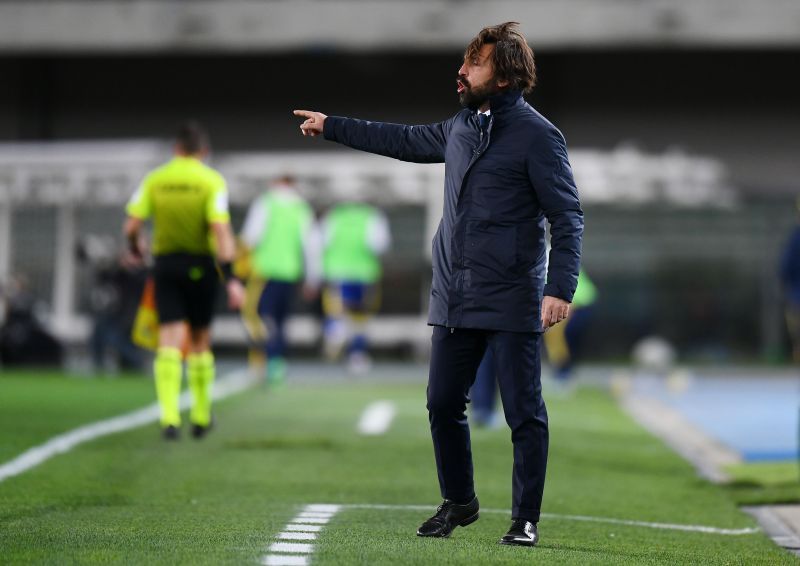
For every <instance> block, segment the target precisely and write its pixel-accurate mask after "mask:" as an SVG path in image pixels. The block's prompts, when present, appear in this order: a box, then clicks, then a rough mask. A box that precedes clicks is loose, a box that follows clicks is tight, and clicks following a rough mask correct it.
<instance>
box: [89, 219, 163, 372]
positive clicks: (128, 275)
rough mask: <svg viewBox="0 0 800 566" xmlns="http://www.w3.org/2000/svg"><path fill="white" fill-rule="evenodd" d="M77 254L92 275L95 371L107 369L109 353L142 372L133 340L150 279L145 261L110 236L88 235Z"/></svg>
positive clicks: (141, 360)
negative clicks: (133, 331) (133, 329)
mask: <svg viewBox="0 0 800 566" xmlns="http://www.w3.org/2000/svg"><path fill="white" fill-rule="evenodd" d="M77 253H78V259H79V260H80V261H81V262H83V263H84V264H85V265H87V266H88V267H89V269H90V271H91V282H90V285H89V313H90V315H91V317H92V333H91V336H90V339H89V346H90V349H91V356H92V365H93V366H94V369H95V371H103V370H104V369H105V367H106V361H107V355H108V354H109V353H111V354H113V355H114V356H115V357H116V359H117V363H118V364H119V366H120V367H121V368H123V369H133V370H141V369H142V364H143V363H144V356H143V351H142V350H141V349H140V348H138V347H137V346H136V345H135V344H134V343H133V341H132V340H131V338H130V336H131V328H132V326H133V321H134V318H135V316H136V310H137V308H138V304H139V302H138V300H137V298H138V297H139V296H140V295H141V293H142V290H143V288H144V282H145V278H146V276H147V272H146V269H145V265H144V261H143V260H142V258H141V256H137V255H134V254H132V253H130V251H128V250H122V251H119V250H118V245H117V243H116V242H114V239H113V238H111V237H110V236H108V237H105V238H104V237H101V236H95V235H93V234H89V235H87V236H86V237H85V238H84V239H83V240H82V241H81V243H80V245H79V247H78V250H77Z"/></svg>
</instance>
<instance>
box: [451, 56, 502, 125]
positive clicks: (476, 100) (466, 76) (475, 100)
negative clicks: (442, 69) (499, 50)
mask: <svg viewBox="0 0 800 566" xmlns="http://www.w3.org/2000/svg"><path fill="white" fill-rule="evenodd" d="M493 53H494V45H492V44H490V43H488V44H486V45H484V46H483V47H481V49H480V51H479V52H478V53H477V54H476V55H475V56H474V57H473V58H472V59H467V58H466V57H464V64H463V65H461V68H460V69H459V70H458V79H457V80H456V83H457V85H458V90H457V92H458V100H459V102H460V103H461V105H462V106H464V107H465V108H470V109H472V110H476V109H478V108H480V107H481V106H483V105H484V104H486V102H488V100H489V96H491V95H492V94H494V93H496V92H497V91H498V90H499V88H498V86H497V84H496V81H495V80H494V67H493V66H492V54H493Z"/></svg>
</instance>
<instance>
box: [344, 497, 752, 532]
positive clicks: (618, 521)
mask: <svg viewBox="0 0 800 566" xmlns="http://www.w3.org/2000/svg"><path fill="white" fill-rule="evenodd" d="M342 507H344V508H347V509H388V510H406V511H430V510H431V509H432V508H433V506H431V505H377V504H376V505H373V504H367V503H364V504H349V505H342ZM481 513H503V514H506V515H510V511H509V510H508V509H483V508H481ZM542 517H546V518H548V519H565V520H567V521H587V522H592V523H609V524H612V525H629V526H632V527H647V528H650V529H662V530H673V531H689V532H695V533H707V534H714V535H728V536H741V535H751V534H753V533H757V532H760V531H759V529H757V528H743V529H721V528H717V527H708V526H705V525H679V524H673V523H651V522H648V521H632V520H628V519H614V518H612V517H590V516H588V515H561V514H559V513H542Z"/></svg>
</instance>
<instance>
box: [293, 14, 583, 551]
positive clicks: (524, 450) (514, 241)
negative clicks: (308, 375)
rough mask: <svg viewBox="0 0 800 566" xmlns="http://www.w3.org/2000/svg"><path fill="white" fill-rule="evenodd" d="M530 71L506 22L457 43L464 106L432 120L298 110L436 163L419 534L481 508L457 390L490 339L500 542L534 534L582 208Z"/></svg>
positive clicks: (319, 124)
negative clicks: (551, 378)
mask: <svg viewBox="0 0 800 566" xmlns="http://www.w3.org/2000/svg"><path fill="white" fill-rule="evenodd" d="M535 80H536V74H535V65H534V59H533V53H532V51H531V49H530V47H529V46H528V44H527V42H526V41H525V38H524V37H523V35H522V34H521V32H520V31H519V28H518V24H516V23H514V22H509V23H505V24H501V25H498V26H492V27H487V28H485V29H483V30H481V32H480V33H479V34H478V35H477V36H476V37H475V38H474V39H473V40H472V41H471V42H470V44H469V45H468V46H467V49H466V51H465V54H464V63H463V65H462V66H461V68H460V69H459V71H458V79H457V91H458V95H459V100H460V102H461V104H462V106H464V109H463V110H461V111H460V112H458V113H457V114H456V115H455V116H453V117H451V118H449V119H447V120H445V121H443V122H440V123H437V124H430V125H423V126H404V125H398V124H387V123H378V122H367V121H363V120H357V119H353V118H341V117H334V116H331V117H327V116H326V115H324V114H321V113H319V112H311V111H307V110H296V111H295V114H296V115H298V116H301V117H303V118H305V121H304V122H303V124H302V125H301V126H300V129H301V130H302V132H303V135H311V136H316V135H319V134H322V135H324V137H325V138H326V139H328V140H332V141H336V142H339V143H341V144H344V145H347V146H350V147H352V148H355V149H360V150H363V151H369V152H371V153H377V154H380V155H386V156H389V157H394V158H396V159H401V160H403V161H413V162H417V163H441V162H444V163H445V164H446V169H445V170H446V173H445V186H444V211H443V215H442V220H441V222H440V224H439V229H438V230H437V232H436V236H435V238H434V242H433V284H432V286H431V299H430V312H429V317H428V323H429V324H430V325H432V326H433V338H432V343H433V349H432V353H431V364H430V374H429V380H428V414H429V421H430V427H431V435H432V437H433V446H434V454H435V457H436V467H437V470H438V475H439V486H440V488H441V493H442V497H443V498H444V501H443V502H442V504H441V505H440V506H439V508H438V509H437V511H436V514H435V515H434V516H433V517H431V518H430V519H428V520H427V521H425V522H424V523H423V524H422V525H421V526H420V528H419V529H418V531H417V534H418V535H419V536H425V537H446V536H449V535H450V533H451V532H452V531H453V529H454V528H455V527H456V526H466V525H469V524H470V523H472V522H473V521H475V520H476V519H477V518H478V499H477V497H476V495H475V491H474V484H473V477H472V452H471V447H470V436H469V427H468V424H467V418H466V403H467V402H468V401H469V397H468V391H469V388H470V385H471V384H472V382H473V381H474V379H475V374H476V371H477V369H478V365H479V364H480V361H481V358H482V357H483V354H484V352H485V351H486V349H487V348H489V349H491V351H492V353H493V354H494V359H495V368H496V373H497V377H498V381H499V384H500V394H501V397H502V400H503V409H504V412H505V417H506V422H507V423H508V425H509V427H510V428H511V440H512V443H513V446H514V469H513V478H512V519H513V523H512V526H511V529H510V530H509V531H508V533H506V535H505V536H503V537H502V538H501V539H500V543H502V544H516V545H526V546H532V545H534V544H536V543H537V541H538V538H539V537H538V531H537V523H538V521H539V514H540V508H541V502H542V493H543V490H544V480H545V470H546V464H547V450H548V425H547V412H546V410H545V404H544V400H543V399H542V390H541V382H540V353H539V352H540V342H541V333H542V332H543V331H544V330H546V329H547V328H548V327H550V326H552V325H554V324H557V323H558V322H560V321H562V320H564V319H565V318H566V317H567V314H568V313H569V306H570V301H571V300H572V295H573V293H574V292H575V286H576V282H577V278H578V267H579V263H580V248H581V237H582V234H583V212H582V211H581V207H580V203H579V200H578V192H577V189H576V187H575V183H574V181H573V177H572V170H571V168H570V164H569V161H568V158H567V150H566V145H565V142H564V138H563V136H562V135H561V133H560V132H559V131H558V129H556V127H555V126H553V124H551V123H550V122H548V121H547V120H546V119H545V118H544V117H543V116H542V115H541V114H539V113H538V112H537V111H536V110H534V109H533V108H532V107H531V106H529V105H528V104H527V103H526V102H525V100H524V99H523V98H522V94H523V93H526V92H529V91H530V90H531V89H532V88H533V86H534V83H535ZM545 222H548V223H549V225H550V234H551V244H552V249H551V252H550V261H549V270H548V271H547V274H546V275H545V263H546V262H545ZM545 279H546V280H545Z"/></svg>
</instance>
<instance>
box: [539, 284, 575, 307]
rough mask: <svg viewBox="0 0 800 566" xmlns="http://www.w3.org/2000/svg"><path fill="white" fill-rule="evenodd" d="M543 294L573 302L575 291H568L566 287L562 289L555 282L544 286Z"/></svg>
mask: <svg viewBox="0 0 800 566" xmlns="http://www.w3.org/2000/svg"><path fill="white" fill-rule="evenodd" d="M542 294H543V295H544V296H547V297H556V298H558V299H561V300H562V301H567V302H568V303H571V302H572V296H573V295H574V292H573V293H569V292H566V291H565V290H564V289H562V288H561V287H559V286H558V285H556V284H555V283H548V284H546V285H545V286H544V292H543V293H542Z"/></svg>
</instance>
